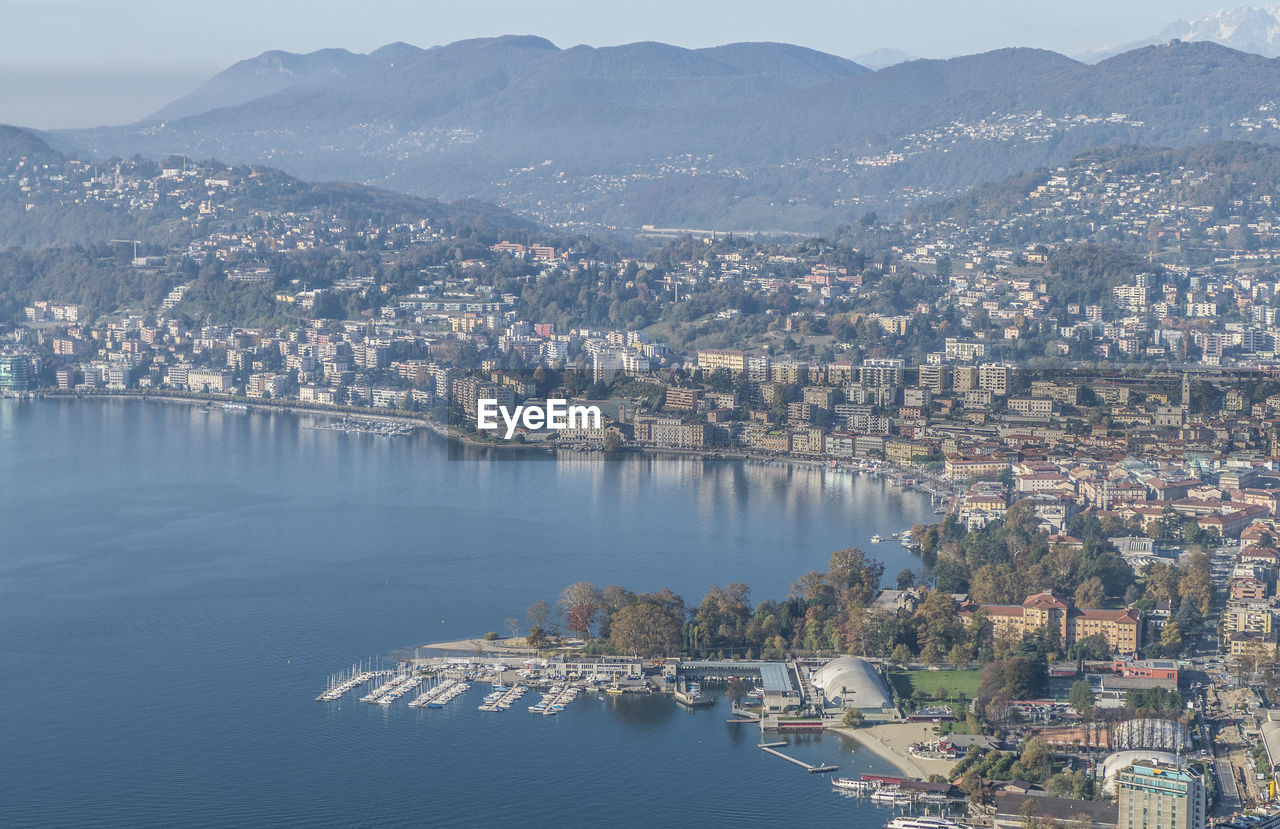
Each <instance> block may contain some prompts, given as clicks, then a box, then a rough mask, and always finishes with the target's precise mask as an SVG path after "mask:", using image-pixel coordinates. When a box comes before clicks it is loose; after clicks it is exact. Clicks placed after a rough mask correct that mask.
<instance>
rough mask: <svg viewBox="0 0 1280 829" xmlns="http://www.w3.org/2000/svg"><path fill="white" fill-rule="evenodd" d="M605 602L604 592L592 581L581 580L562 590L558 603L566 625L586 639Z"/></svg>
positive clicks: (571, 631) (572, 631)
mask: <svg viewBox="0 0 1280 829" xmlns="http://www.w3.org/2000/svg"><path fill="white" fill-rule="evenodd" d="M603 603H604V594H603V592H602V591H601V590H600V588H599V587H596V586H595V585H594V584H592V583H591V582H587V581H579V582H574V583H573V584H571V585H569V586H568V587H566V588H565V589H564V590H561V591H560V599H559V601H558V602H557V603H556V604H557V606H558V607H559V609H560V612H561V613H562V614H564V617H565V627H566V628H567V629H568V630H569V632H570V633H576V634H578V635H579V636H581V637H582V638H584V639H586V638H587V637H589V636H590V635H591V625H592V623H593V622H595V617H596V614H597V613H598V612H599V611H600V607H601V605H602V604H603Z"/></svg>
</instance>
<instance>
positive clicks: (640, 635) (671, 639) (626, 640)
mask: <svg viewBox="0 0 1280 829" xmlns="http://www.w3.org/2000/svg"><path fill="white" fill-rule="evenodd" d="M609 630H610V637H609V641H610V642H611V643H612V644H613V646H614V647H615V648H617V649H618V650H619V651H622V652H624V653H630V654H635V655H637V656H661V655H664V654H668V653H671V652H673V651H675V650H677V649H678V648H679V647H680V640H681V636H682V633H683V631H682V625H681V623H680V619H678V618H676V617H675V616H673V615H672V614H671V613H670V612H669V611H668V610H667V609H666V608H664V607H662V606H661V605H658V604H655V603H653V602H645V601H640V602H636V603H635V604H629V605H627V606H625V607H623V608H622V609H620V610H618V611H617V612H616V613H614V614H613V618H612V622H611V624H610V625H609Z"/></svg>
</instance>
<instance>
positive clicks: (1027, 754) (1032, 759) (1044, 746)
mask: <svg viewBox="0 0 1280 829" xmlns="http://www.w3.org/2000/svg"><path fill="white" fill-rule="evenodd" d="M1049 761H1050V754H1049V744H1048V743H1047V742H1045V739H1044V737H1032V738H1031V739H1030V740H1027V742H1026V744H1025V745H1024V746H1023V747H1022V758H1021V760H1020V761H1019V762H1021V763H1022V767H1023V768H1024V769H1026V770H1027V772H1028V773H1029V775H1030V776H1032V777H1033V778H1034V779H1035V780H1044V779H1045V778H1047V777H1048V776H1049V769H1050V766H1049Z"/></svg>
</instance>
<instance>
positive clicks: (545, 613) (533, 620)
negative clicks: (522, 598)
mask: <svg viewBox="0 0 1280 829" xmlns="http://www.w3.org/2000/svg"><path fill="white" fill-rule="evenodd" d="M524 617H525V618H526V619H528V620H529V624H530V625H533V626H534V627H539V628H543V629H545V628H546V627H547V620H548V619H550V618H551V605H549V604H547V603H546V602H544V601H542V600H541V599H539V600H538V601H536V602H534V603H533V604H531V605H529V609H528V610H526V611H525V612H524Z"/></svg>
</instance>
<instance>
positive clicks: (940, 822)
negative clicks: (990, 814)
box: [885, 817, 971, 829]
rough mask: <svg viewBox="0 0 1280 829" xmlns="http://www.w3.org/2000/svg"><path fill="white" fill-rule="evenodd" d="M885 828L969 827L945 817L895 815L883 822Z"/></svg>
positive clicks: (940, 828) (929, 828)
mask: <svg viewBox="0 0 1280 829" xmlns="http://www.w3.org/2000/svg"><path fill="white" fill-rule="evenodd" d="M885 829H971V827H969V826H968V825H967V824H964V823H958V822H956V821H954V820H949V819H947V818H945V817H896V818H894V819H893V820H891V821H889V822H888V823H886V824H885Z"/></svg>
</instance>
